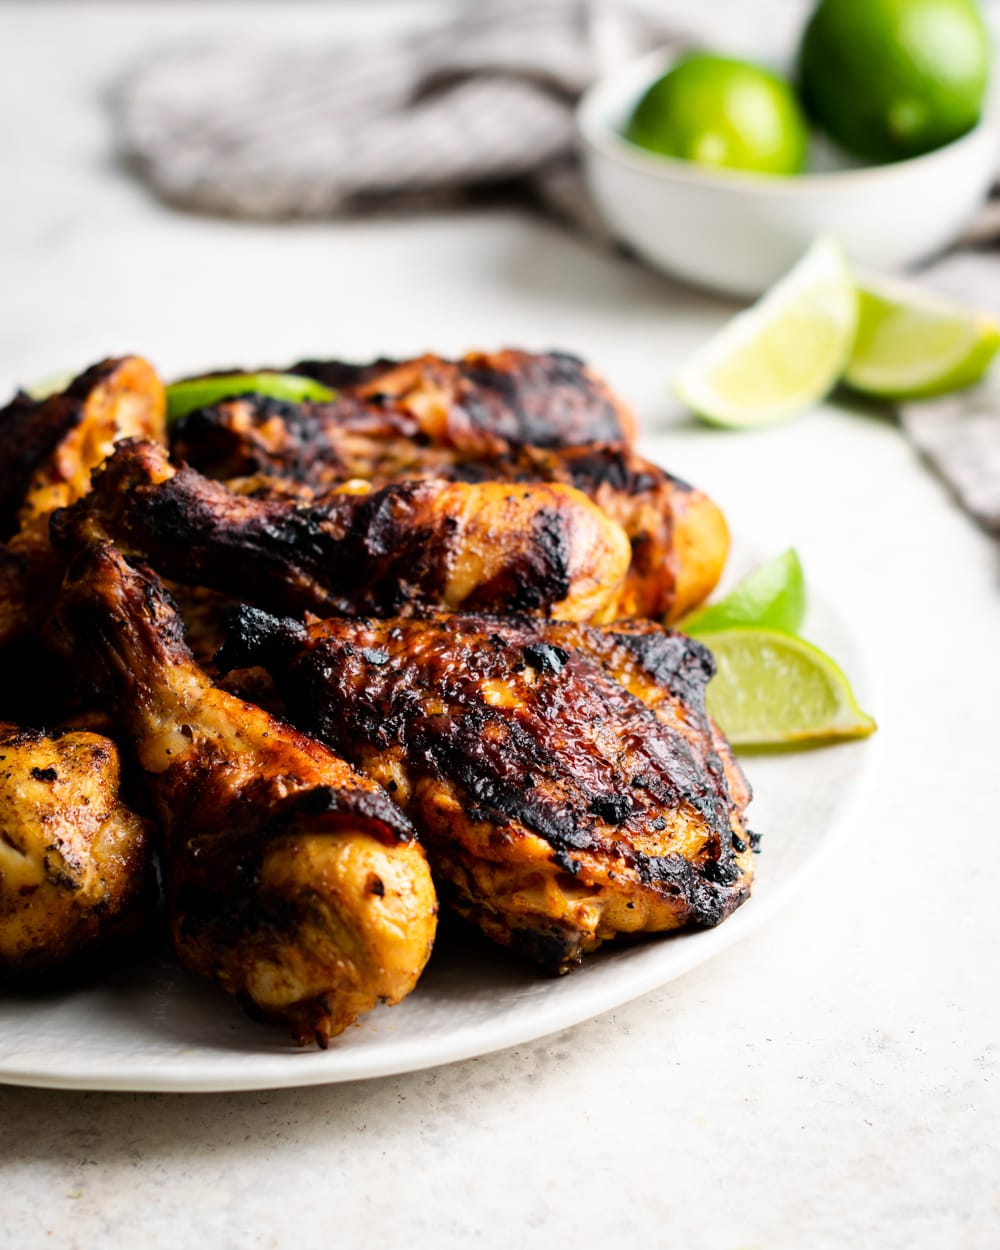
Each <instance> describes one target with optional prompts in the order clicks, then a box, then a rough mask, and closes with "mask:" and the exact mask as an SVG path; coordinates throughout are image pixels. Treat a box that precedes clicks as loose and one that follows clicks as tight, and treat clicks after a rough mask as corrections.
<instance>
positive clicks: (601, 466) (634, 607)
mask: <svg viewBox="0 0 1000 1250" xmlns="http://www.w3.org/2000/svg"><path fill="white" fill-rule="evenodd" d="M434 476H437V477H443V478H445V479H446V480H458V481H473V482H474V481H481V480H497V479H499V480H501V481H508V482H517V483H522V482H552V483H561V484H562V485H565V486H573V487H575V488H576V489H577V490H579V491H580V492H581V493H582V494H584V495H586V496H587V497H588V498H589V499H592V500H594V502H595V503H597V504H598V506H599V507H600V508H601V509H602V510H603V511H604V512H606V513H607V515H608V516H610V517H612V518H613V519H614V520H615V521H617V522H618V524H619V525H621V527H622V529H624V531H625V533H626V534H627V536H628V539H629V542H630V543H631V548H632V551H631V563H630V566H629V570H628V575H627V577H626V582H625V586H624V588H623V591H622V594H621V597H620V599H619V603H618V615H619V616H620V617H648V618H650V619H652V620H664V621H666V622H667V623H668V624H670V623H672V622H674V621H678V620H680V618H681V617H682V616H684V614H685V613H687V612H690V610H691V609H692V608H693V607H695V606H696V605H697V604H699V603H701V601H702V600H703V599H705V598H707V596H708V595H709V594H710V593H711V591H712V590H713V589H714V588H715V585H716V583H717V582H718V580H719V577H720V576H721V574H722V569H723V566H724V565H725V562H726V556H727V555H728V554H729V531H728V529H727V527H726V521H725V517H724V516H723V515H722V513H721V511H720V510H719V508H718V507H717V506H716V504H714V503H713V502H712V500H711V499H709V498H708V496H707V495H705V494H703V493H702V492H701V491H700V490H695V489H694V488H693V487H691V486H688V484H687V483H686V482H682V481H680V480H679V479H678V478H675V477H672V476H671V475H670V474H669V473H667V472H666V471H665V470H664V469H661V468H660V467H659V466H658V465H655V464H652V463H651V462H650V461H648V460H644V459H643V458H642V457H641V456H638V455H636V454H635V452H633V451H629V450H628V449H627V448H625V447H623V446H621V445H620V444H619V445H611V444H594V445H587V446H582V447H566V448H561V449H559V450H557V451H546V450H544V449H543V448H538V447H522V448H521V449H520V451H519V452H518V454H517V456H516V457H512V458H507V459H500V460H486V461H483V460H478V461H477V460H466V461H462V462H460V463H456V464H454V465H452V466H451V467H450V468H447V469H444V470H436V471H435V473H434Z"/></svg>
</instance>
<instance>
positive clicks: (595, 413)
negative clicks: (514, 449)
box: [456, 352, 623, 447]
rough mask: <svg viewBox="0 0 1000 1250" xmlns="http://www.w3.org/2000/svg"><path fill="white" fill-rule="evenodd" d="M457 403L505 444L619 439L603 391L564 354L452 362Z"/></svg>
mask: <svg viewBox="0 0 1000 1250" xmlns="http://www.w3.org/2000/svg"><path fill="white" fill-rule="evenodd" d="M456 368H457V370H458V375H459V378H460V382H459V388H458V393H459V401H458V402H459V403H460V405H461V406H462V408H463V409H464V411H465V412H466V413H467V414H468V416H469V418H470V420H471V422H472V424H473V426H474V427H475V428H476V429H479V430H482V431H484V432H489V433H491V434H496V435H499V436H500V437H501V438H503V439H504V440H506V441H507V442H508V443H510V444H512V445H514V444H524V443H529V444H532V445H534V446H536V447H565V446H570V445H572V444H574V443H584V442H611V441H614V440H616V439H620V438H622V437H623V430H622V425H621V420H620V417H619V414H618V411H617V410H616V408H615V406H614V404H613V403H612V402H611V400H610V398H609V396H608V394H607V392H606V391H605V390H604V388H603V387H602V386H600V385H599V384H598V383H597V382H596V381H595V379H594V378H593V376H592V375H591V374H589V373H588V371H587V369H586V367H585V365H584V364H583V361H581V360H580V359H578V358H577V357H576V356H571V355H569V354H567V353H565V352H550V353H548V354H546V355H538V356H532V355H529V354H528V353H526V352H501V353H498V354H497V355H496V356H482V357H474V358H471V359H469V360H462V361H458V362H457V364H456Z"/></svg>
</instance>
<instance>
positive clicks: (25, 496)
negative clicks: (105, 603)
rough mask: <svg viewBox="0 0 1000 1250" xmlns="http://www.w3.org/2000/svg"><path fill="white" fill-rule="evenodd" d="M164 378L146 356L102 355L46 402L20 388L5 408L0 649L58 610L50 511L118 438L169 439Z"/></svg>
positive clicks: (81, 487) (82, 485) (0, 467)
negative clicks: (112, 357)
mask: <svg viewBox="0 0 1000 1250" xmlns="http://www.w3.org/2000/svg"><path fill="white" fill-rule="evenodd" d="M165 407H166V401H165V397H164V390H163V384H162V383H161V381H160V379H159V378H158V377H157V376H156V373H155V372H154V370H153V368H152V366H151V365H150V364H149V363H148V362H147V361H145V360H143V359H142V358H141V357H139V356H124V357H121V358H120V359H111V360H103V361H101V362H100V364H96V365H94V366H93V367H92V368H90V369H87V370H86V372H84V373H81V374H80V376H79V377H77V378H74V380H73V381H72V382H71V383H70V385H69V386H68V387H67V388H66V390H64V391H62V392H60V393H59V394H56V395H51V396H49V397H48V398H47V399H44V400H33V399H31V398H30V397H29V396H28V395H25V394H23V393H21V394H18V395H16V396H15V397H14V399H13V401H12V402H11V403H10V404H8V405H7V407H6V408H4V409H3V410H2V411H0V533H2V534H3V535H4V537H5V538H6V540H7V541H6V542H5V543H4V545H3V547H2V548H0V647H3V646H5V645H7V644H9V643H11V642H14V641H16V640H18V639H21V638H24V637H26V636H28V635H29V634H30V633H31V632H32V631H33V630H35V629H36V628H37V627H38V626H39V625H40V624H41V622H42V621H44V620H45V617H46V616H47V615H48V613H49V611H50V610H51V607H52V604H53V602H54V599H55V596H56V593H57V591H58V588H59V579H60V577H61V576H62V563H61V561H60V560H59V559H58V558H57V557H56V556H55V554H54V553H53V551H52V548H51V546H50V544H49V534H48V515H49V513H51V512H52V511H53V510H54V509H56V508H62V507H65V506H66V505H68V504H71V503H73V502H74V501H75V500H77V499H79V498H80V497H81V496H82V495H84V494H85V493H86V492H87V490H88V489H89V488H90V475H91V472H92V470H93V469H95V468H96V467H97V465H99V464H100V463H101V461H102V460H103V459H104V458H105V456H107V455H108V454H109V453H110V452H111V450H112V448H113V446H114V444H115V443H116V442H117V441H118V439H120V438H127V437H130V436H132V435H141V436H143V437H145V438H152V439H158V440H160V441H161V442H162V441H163V440H164V438H165V437H166V434H165V428H164V413H165Z"/></svg>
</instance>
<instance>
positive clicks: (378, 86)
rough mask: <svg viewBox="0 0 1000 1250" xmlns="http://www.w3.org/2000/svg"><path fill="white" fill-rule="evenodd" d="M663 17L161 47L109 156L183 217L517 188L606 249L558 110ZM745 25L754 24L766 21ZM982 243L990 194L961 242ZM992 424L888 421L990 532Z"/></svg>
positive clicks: (485, 12)
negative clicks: (319, 42) (313, 41)
mask: <svg viewBox="0 0 1000 1250" xmlns="http://www.w3.org/2000/svg"><path fill="white" fill-rule="evenodd" d="M665 7H666V6H663V7H661V8H660V10H659V14H660V16H657V10H651V9H649V8H646V9H645V10H640V9H638V8H633V7H622V6H621V4H620V3H615V2H614V0H606V3H601V2H600V0H483V2H482V3H479V4H476V5H472V6H463V7H458V8H456V10H455V14H454V16H453V17H452V19H451V20H448V21H446V22H443V23H442V24H439V25H438V26H437V27H433V28H431V29H429V30H426V31H423V32H420V33H417V34H410V35H407V36H405V37H395V38H390V39H385V40H381V41H376V42H374V43H372V42H369V43H365V44H362V45H358V46H354V45H349V46H341V47H335V46H334V47H322V48H315V49H306V50H301V49H300V50H295V51H292V50H290V49H288V48H283V49H279V48H274V47H271V46H261V45H253V44H247V43H240V42H238V41H236V40H234V39H232V38H227V39H226V40H224V41H222V40H220V41H216V42H212V43H209V44H207V45H204V46H200V47H191V46H188V47H181V48H178V49H176V50H175V51H167V52H161V53H159V54H158V55H157V56H156V57H154V58H153V59H152V60H151V61H150V62H148V63H147V64H145V65H142V66H140V67H139V68H138V69H137V70H136V72H135V73H134V74H133V75H132V77H131V79H130V80H129V81H128V82H127V83H126V84H125V86H124V88H123V90H122V92H121V94H120V96H119V98H118V101H117V105H118V117H119V124H120V130H121V139H122V144H123V147H124V150H125V152H126V154H127V156H128V157H129V158H130V159H131V161H132V163H133V165H134V167H135V168H136V169H137V170H138V172H139V173H141V175H142V176H143V177H144V178H145V179H146V180H147V181H148V182H150V183H151V184H152V186H153V187H154V188H155V189H156V191H157V192H158V193H159V194H160V195H161V196H162V197H163V198H165V199H166V200H169V201H170V202H172V203H175V204H178V205H180V206H182V207H184V208H188V209H196V210H200V211H203V212H212V213H223V214H230V215H233V216H239V217H253V218H273V219H287V218H296V217H327V216H330V215H332V214H335V213H343V212H352V211H354V212H356V211H371V210H372V209H373V208H376V207H387V206H390V205H392V206H396V207H407V208H412V207H414V206H420V205H428V204H433V203H440V202H441V201H442V200H454V199H455V198H456V197H457V196H461V195H464V194H467V193H468V191H469V190H470V189H471V188H475V187H478V186H484V185H492V186H495V185H497V184H498V183H505V182H510V181H511V180H517V181H518V185H519V186H520V187H521V188H524V189H527V190H528V191H529V192H531V193H533V194H534V196H535V197H536V198H537V199H540V200H541V201H542V202H543V203H544V204H545V205H546V206H547V207H548V208H549V209H550V210H551V211H553V212H555V213H556V214H558V215H559V216H561V217H562V218H564V219H567V220H569V221H571V222H572V223H573V224H574V225H575V226H576V227H577V228H580V229H583V230H585V231H586V232H587V233H588V234H590V235H591V236H592V237H595V238H599V239H601V240H602V241H604V242H607V243H610V241H611V240H610V236H609V235H608V234H607V232H606V231H605V230H604V228H603V226H602V225H601V223H600V221H599V220H598V218H597V215H596V213H594V211H593V209H592V208H591V206H590V203H589V201H588V198H587V195H586V193H585V191H584V188H583V184H582V179H581V178H580V175H579V172H578V170H577V167H576V164H575V161H574V160H573V147H574V130H573V107H574V104H575V102H576V99H577V98H578V97H579V95H580V93H581V92H582V91H583V90H584V88H585V87H586V86H587V85H588V84H589V83H590V82H592V81H593V80H594V78H596V77H597V76H598V75H600V74H602V73H605V72H607V71H608V70H609V69H612V68H613V67H614V66H615V65H618V64H621V63H623V62H624V61H627V60H629V59H631V58H632V57H635V56H637V55H639V54H640V53H642V52H643V51H646V50H648V49H650V48H652V47H655V46H659V45H662V44H664V43H668V42H670V41H671V40H672V39H673V40H675V41H677V40H678V39H680V38H681V37H682V34H681V32H679V31H678V29H677V26H676V18H672V19H671V21H672V22H673V24H672V25H670V24H668V22H667V21H666V20H665V19H664V18H663V16H662V14H663V10H664V8H665ZM673 12H674V13H676V10H675V9H674V10H673ZM757 13H758V10H757V8H756V5H755V8H754V14H755V15H756V14H757ZM740 16H741V13H740V9H739V7H737V8H736V9H733V8H732V7H731V6H726V7H725V9H724V10H723V9H720V10H719V11H716V10H715V8H714V6H705V8H704V10H700V11H699V16H698V28H699V31H700V32H701V33H702V34H703V36H704V39H705V41H706V42H707V43H709V44H711V43H712V42H713V41H717V40H718V39H719V38H720V35H719V32H718V30H717V29H715V30H713V28H712V22H713V19H714V18H722V19H724V23H725V25H726V28H727V30H729V29H730V27H731V26H732V24H733V22H736V21H737V20H738V19H739V17H740ZM742 16H743V17H748V16H749V14H742ZM762 16H763V17H764V18H765V20H766V21H767V22H768V23H769V29H770V26H771V25H774V22H775V17H776V14H775V13H773V12H770V11H769V12H768V13H767V14H764V15H762ZM758 20H759V19H758ZM706 23H707V24H708V25H707V26H706ZM717 25H718V22H716V26H717ZM783 33H784V32H782V34H783ZM781 37H782V36H781V34H779V36H778V38H779V39H780V38H781ZM998 237H1000V200H996V199H995V200H993V201H991V202H990V204H988V205H986V206H985V208H984V210H983V212H982V214H981V216H980V218H979V219H978V220H977V221H976V222H975V223H974V224H973V227H972V229H971V230H970V232H969V235H968V237H967V239H966V240H965V241H964V242H965V245H966V246H968V245H976V246H981V245H982V244H983V243H984V242H988V241H989V240H995V239H997V238H998ZM928 279H929V280H930V281H931V282H933V283H936V284H937V285H940V286H941V287H942V288H943V289H945V290H948V291H950V292H951V293H952V294H955V295H958V296H960V297H961V298H964V299H966V300H970V301H972V302H974V303H981V304H984V305H985V306H986V307H990V305H991V304H992V305H994V308H993V311H994V312H996V313H997V314H1000V259H996V258H995V257H994V256H991V255H989V254H988V253H985V252H982V251H965V252H961V253H959V254H958V255H955V256H951V257H948V258H946V260H945V261H943V262H941V263H939V264H938V265H936V266H935V267H934V268H933V269H932V270H930V271H929V272H928ZM998 414H1000V382H998V383H996V384H990V383H987V384H984V386H983V387H980V388H976V389H975V390H973V391H969V392H964V393H962V394H960V395H956V396H949V397H947V398H944V399H941V400H936V401H928V402H924V403H921V404H911V405H906V406H904V408H903V409H902V411H901V414H900V416H901V421H902V425H903V428H904V429H905V430H906V432H907V433H908V435H909V436H910V437H911V438H912V439H913V441H914V442H915V443H916V444H917V446H918V447H919V448H920V449H921V451H922V452H923V453H924V454H925V456H926V457H927V458H928V459H929V460H930V461H931V463H932V464H933V465H934V466H935V467H936V468H937V470H938V471H939V472H940V473H941V474H942V476H943V477H944V478H945V480H946V481H947V482H948V483H949V484H950V485H951V487H952V489H953V490H954V491H955V492H956V494H957V496H958V497H959V499H960V500H961V501H962V503H963V504H964V506H965V507H966V508H968V509H969V511H970V512H971V513H972V514H973V515H974V516H976V517H977V518H978V519H979V520H980V521H981V522H982V523H983V524H984V525H986V526H988V527H990V528H995V529H997V530H998V531H1000V415H998Z"/></svg>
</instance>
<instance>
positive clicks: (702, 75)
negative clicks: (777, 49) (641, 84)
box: [625, 52, 806, 174]
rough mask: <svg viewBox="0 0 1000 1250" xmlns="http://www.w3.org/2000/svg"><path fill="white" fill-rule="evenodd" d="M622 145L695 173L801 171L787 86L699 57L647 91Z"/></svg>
mask: <svg viewBox="0 0 1000 1250" xmlns="http://www.w3.org/2000/svg"><path fill="white" fill-rule="evenodd" d="M625 137H626V138H627V139H629V140H630V141H631V142H632V143H636V144H638V145H639V146H640V147H643V148H648V149H649V150H650V151H651V152H659V153H661V154H662V155H664V156H674V157H679V158H680V159H681V160H686V161H695V162H697V163H698V164H700V165H717V166H725V167H726V168H727V169H748V170H753V171H754V172H756V173H762V174H796V173H798V172H799V171H800V170H801V169H802V166H803V165H804V164H805V156H806V122H805V118H804V116H803V114H802V110H801V108H800V107H799V104H798V101H797V100H796V98H795V95H794V93H793V92H792V90H791V88H790V87H789V85H788V83H786V82H785V81H784V80H783V79H781V78H779V77H778V76H777V75H776V74H772V73H771V72H770V71H768V70H766V69H761V68H760V67H759V66H757V65H751V64H749V63H748V62H746V61H738V60H733V59H731V58H729V57H724V56H713V55H711V54H709V53H705V52H696V53H691V54H689V55H687V56H685V57H683V58H682V59H681V60H680V61H678V62H677V64H676V65H675V66H674V67H673V68H672V69H671V70H670V71H669V72H668V73H666V74H664V75H663V77H662V78H659V79H657V81H656V82H654V83H653V85H652V86H651V87H650V88H649V89H648V91H647V92H646V94H645V95H644V96H643V97H642V99H641V100H640V101H639V103H638V105H637V106H636V109H635V112H634V113H633V114H632V117H631V120H630V121H629V123H628V126H627V127H626V129H625Z"/></svg>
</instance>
